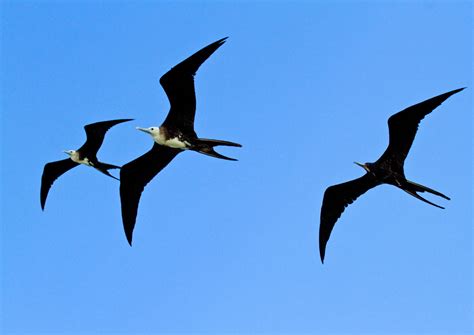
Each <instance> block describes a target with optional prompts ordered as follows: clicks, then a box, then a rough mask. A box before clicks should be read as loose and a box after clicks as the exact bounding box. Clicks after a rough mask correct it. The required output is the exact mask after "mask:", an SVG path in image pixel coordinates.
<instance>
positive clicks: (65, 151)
mask: <svg viewBox="0 0 474 335" xmlns="http://www.w3.org/2000/svg"><path fill="white" fill-rule="evenodd" d="M63 152H64V153H65V154H67V155H68V156H72V155H74V154H75V153H76V150H64V151H63Z"/></svg>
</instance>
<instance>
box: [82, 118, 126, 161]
mask: <svg viewBox="0 0 474 335" xmlns="http://www.w3.org/2000/svg"><path fill="white" fill-rule="evenodd" d="M132 120H133V119H118V120H110V121H101V122H96V123H91V124H88V125H86V126H84V130H85V131H86V135H87V140H86V143H84V145H83V146H82V147H80V148H79V149H78V150H77V151H81V152H82V153H83V154H84V155H85V156H86V157H88V156H94V157H95V155H96V154H97V151H99V149H100V147H101V145H102V143H103V142H104V137H105V133H106V132H107V131H108V130H109V129H110V128H112V127H113V126H115V125H116V124H119V123H122V122H127V121H132ZM88 158H89V159H90V158H91V157H88Z"/></svg>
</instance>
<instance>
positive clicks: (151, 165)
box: [120, 143, 181, 245]
mask: <svg viewBox="0 0 474 335" xmlns="http://www.w3.org/2000/svg"><path fill="white" fill-rule="evenodd" d="M180 152H181V149H174V148H170V147H165V146H162V145H159V144H156V143H155V144H154V145H153V147H152V148H151V150H150V151H148V152H147V153H145V154H144V155H142V156H140V157H138V158H137V159H135V160H133V161H131V162H129V163H127V164H125V165H124V166H122V169H121V170H120V203H121V207H122V222H123V228H124V230H125V235H126V236H127V240H128V243H129V244H130V245H132V236H133V228H134V227H135V221H136V219H137V212H138V203H139V201H140V197H141V195H142V192H143V190H144V189H145V186H146V185H147V184H148V183H149V182H150V181H151V180H152V179H153V178H154V177H155V176H156V175H157V174H158V173H159V172H160V171H161V170H163V169H164V168H165V167H166V166H167V165H168V164H169V163H170V162H171V161H172V160H173V158H174V157H175V156H176V155H177V154H179V153H180Z"/></svg>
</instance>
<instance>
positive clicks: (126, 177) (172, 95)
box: [120, 37, 241, 245]
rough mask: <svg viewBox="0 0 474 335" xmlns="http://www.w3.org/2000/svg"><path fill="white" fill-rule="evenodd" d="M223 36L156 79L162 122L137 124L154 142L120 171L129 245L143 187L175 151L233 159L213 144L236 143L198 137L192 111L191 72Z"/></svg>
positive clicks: (124, 217) (231, 144)
mask: <svg viewBox="0 0 474 335" xmlns="http://www.w3.org/2000/svg"><path fill="white" fill-rule="evenodd" d="M226 39H227V37H226V38H222V39H220V40H218V41H216V42H214V43H211V44H209V45H208V46H206V47H204V48H202V49H201V50H199V51H198V52H196V53H195V54H193V55H192V56H190V57H188V58H187V59H185V60H184V61H182V62H181V63H179V64H178V65H176V66H174V67H173V68H171V70H169V71H168V72H166V73H165V74H164V75H163V76H162V77H161V78H160V84H161V86H162V87H163V89H164V90H165V92H166V95H167V96H168V100H169V102H170V111H169V113H168V115H167V117H166V119H165V121H164V122H163V124H162V125H161V126H159V127H157V126H154V127H150V128H140V127H137V129H138V130H141V131H143V132H145V133H147V134H149V135H151V137H152V138H153V141H154V143H153V147H152V148H151V150H150V151H148V152H147V153H145V154H144V155H142V156H140V157H138V158H137V159H135V160H133V161H131V162H129V163H127V164H125V165H124V166H123V167H122V169H121V170H120V201H121V207H122V222H123V227H124V230H125V235H126V237H127V240H128V243H129V244H130V245H132V235H133V229H134V227H135V222H136V217H137V211H138V203H139V201H140V196H141V194H142V192H143V190H144V189H145V186H146V185H147V184H148V183H149V182H150V181H151V180H152V179H153V178H154V177H155V176H156V175H157V174H158V173H159V172H160V171H161V170H162V169H163V168H165V167H166V166H167V165H168V164H169V163H170V162H171V160H172V159H173V158H174V157H175V156H176V155H177V154H179V153H180V152H183V151H184V150H192V151H196V152H199V153H201V154H204V155H208V156H212V157H215V158H220V159H226V160H232V161H235V160H236V159H234V158H229V157H226V156H224V155H221V154H219V153H217V152H216V151H215V150H214V147H216V146H220V145H222V146H231V147H241V145H240V144H238V143H234V142H229V141H222V140H213V139H206V138H199V137H198V136H197V134H196V132H195V131H194V116H195V114H196V94H195V91H194V75H195V74H196V71H197V70H198V69H199V67H200V66H201V64H202V63H204V61H205V60H206V59H208V58H209V57H210V56H211V55H212V54H213V53H214V52H215V51H216V50H217V49H218V48H219V47H220V46H221V45H222V44H224V42H225V40H226Z"/></svg>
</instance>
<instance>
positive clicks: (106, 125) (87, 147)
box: [40, 119, 133, 210]
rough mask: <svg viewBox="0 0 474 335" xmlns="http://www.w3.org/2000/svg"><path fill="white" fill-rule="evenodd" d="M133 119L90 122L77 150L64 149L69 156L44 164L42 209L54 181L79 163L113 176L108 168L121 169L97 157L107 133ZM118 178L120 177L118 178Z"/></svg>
mask: <svg viewBox="0 0 474 335" xmlns="http://www.w3.org/2000/svg"><path fill="white" fill-rule="evenodd" d="M131 120H133V119H119V120H111V121H101V122H96V123H91V124H88V125H86V126H85V127H84V130H85V131H86V135H87V140H86V143H84V144H83V145H82V147H80V148H79V149H77V150H66V151H64V152H65V153H66V154H68V155H69V158H66V159H63V160H60V161H56V162H51V163H48V164H46V165H45V166H44V169H43V176H42V177H41V191H40V202H41V209H43V210H44V206H45V204H46V198H47V196H48V192H49V189H50V188H51V186H52V185H53V183H54V181H55V180H56V179H58V178H59V176H61V175H62V174H64V173H66V172H67V171H69V170H71V169H72V168H73V167H76V166H78V165H79V164H84V165H87V166H91V167H93V168H95V169H97V170H98V171H100V172H102V173H103V174H105V175H107V176H109V177H112V178H114V179H117V178H115V177H114V176H112V175H111V174H110V173H109V171H108V170H110V169H120V166H117V165H112V164H107V163H103V162H100V161H99V160H98V159H97V152H98V151H99V149H100V147H101V146H102V143H103V142H104V137H105V133H106V132H107V131H108V130H109V129H110V128H111V127H113V126H115V125H116V124H119V123H122V122H127V121H131ZM117 180H118V179H117Z"/></svg>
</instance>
